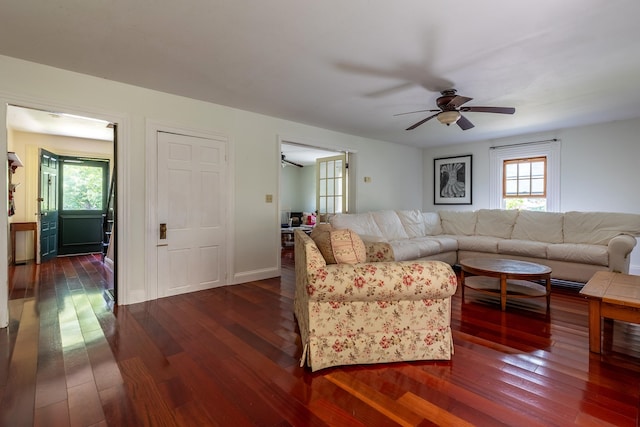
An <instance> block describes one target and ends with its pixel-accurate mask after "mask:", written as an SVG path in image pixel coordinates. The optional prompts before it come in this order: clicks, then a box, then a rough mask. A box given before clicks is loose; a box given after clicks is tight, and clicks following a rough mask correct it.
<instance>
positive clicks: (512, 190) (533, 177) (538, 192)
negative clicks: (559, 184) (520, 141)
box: [502, 156, 547, 211]
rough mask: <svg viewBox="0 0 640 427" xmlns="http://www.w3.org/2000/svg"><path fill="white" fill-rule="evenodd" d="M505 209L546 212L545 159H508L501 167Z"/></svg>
mask: <svg viewBox="0 0 640 427" xmlns="http://www.w3.org/2000/svg"><path fill="white" fill-rule="evenodd" d="M502 180H503V182H502V198H503V205H504V207H505V208H506V209H526V210H540V211H546V210H547V158H546V157H544V156H543V157H534V158H525V159H509V160H504V161H503V166H502Z"/></svg>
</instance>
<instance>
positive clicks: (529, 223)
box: [511, 211, 564, 243]
mask: <svg viewBox="0 0 640 427" xmlns="http://www.w3.org/2000/svg"><path fill="white" fill-rule="evenodd" d="M563 216H564V215H563V214H561V213H556V212H536V211H520V213H519V214H518V218H517V219H516V223H515V225H514V226H513V232H512V233H511V238H512V239H517V240H532V241H534V242H548V243H563V233H562V223H563Z"/></svg>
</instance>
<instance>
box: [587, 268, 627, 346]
mask: <svg viewBox="0 0 640 427" xmlns="http://www.w3.org/2000/svg"><path fill="white" fill-rule="evenodd" d="M580 293H581V294H582V295H584V296H586V297H587V299H588V300H589V350H591V351H593V352H594V353H600V349H601V343H602V319H603V318H608V319H614V320H622V321H624V322H631V323H640V276H631V275H628V274H622V273H612V272H610V271H598V272H597V273H596V274H594V275H593V277H592V278H591V280H589V281H588V282H587V284H586V285H584V287H583V288H582V290H581V291H580Z"/></svg>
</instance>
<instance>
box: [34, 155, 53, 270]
mask: <svg viewBox="0 0 640 427" xmlns="http://www.w3.org/2000/svg"><path fill="white" fill-rule="evenodd" d="M38 200H39V201H40V260H41V261H46V260H48V259H51V258H54V257H55V256H56V255H58V156H57V155H55V154H53V153H50V152H48V151H46V150H40V198H39V199H38Z"/></svg>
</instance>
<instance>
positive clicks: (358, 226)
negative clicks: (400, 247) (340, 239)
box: [329, 212, 386, 242]
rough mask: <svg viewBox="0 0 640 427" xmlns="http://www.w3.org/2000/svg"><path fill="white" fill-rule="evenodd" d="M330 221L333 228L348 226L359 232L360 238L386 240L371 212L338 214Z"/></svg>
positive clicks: (373, 240)
mask: <svg viewBox="0 0 640 427" xmlns="http://www.w3.org/2000/svg"><path fill="white" fill-rule="evenodd" d="M329 222H330V223H331V225H332V226H333V228H339V229H344V228H348V229H350V230H353V231H355V232H356V233H358V235H359V236H360V238H362V239H364V240H367V241H371V242H381V241H385V240H386V239H385V237H384V235H383V234H382V231H381V230H380V228H379V227H378V225H377V224H376V222H375V221H374V220H373V216H372V215H371V212H365V213H359V214H336V215H334V216H332V217H331V218H330V219H329Z"/></svg>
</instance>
